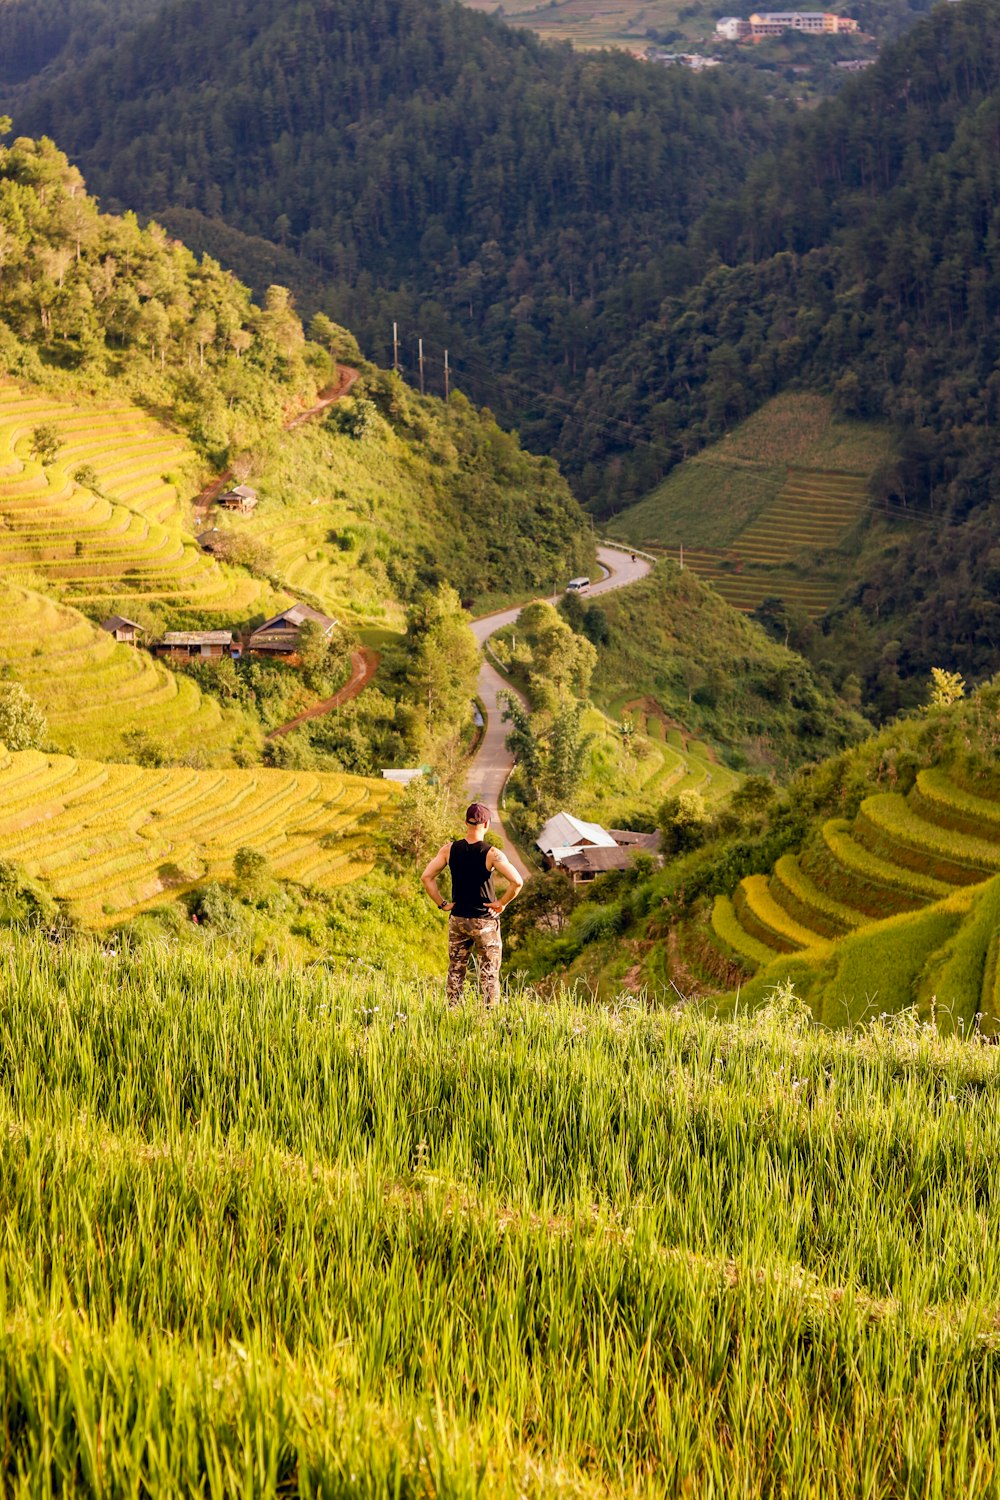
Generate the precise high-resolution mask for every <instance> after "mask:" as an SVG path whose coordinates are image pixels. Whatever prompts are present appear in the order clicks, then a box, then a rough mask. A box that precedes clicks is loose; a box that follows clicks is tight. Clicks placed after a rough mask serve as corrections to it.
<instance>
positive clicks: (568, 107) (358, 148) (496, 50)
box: [8, 0, 789, 449]
mask: <svg viewBox="0 0 1000 1500" xmlns="http://www.w3.org/2000/svg"><path fill="white" fill-rule="evenodd" d="M68 8H69V9H70V10H71V11H72V9H73V0H70V4H69V7H68ZM8 102H9V103H10V107H11V109H12V112H13V113H14V115H15V118H16V122H17V126H18V128H19V129H31V130H34V131H37V132H42V131H44V132H46V133H48V134H50V135H51V136H52V137H53V138H54V139H56V140H57V141H58V142H59V143H60V145H61V146H63V147H64V149H66V150H67V151H68V152H69V153H70V155H71V157H72V158H73V159H74V160H76V161H77V162H79V164H80V166H81V167H82V168H83V170H84V171H85V173H86V175H87V179H88V181H89V182H90V183H91V184H92V186H93V187H94V189H95V190H96V191H97V192H98V193H100V195H101V197H102V200H103V201H104V202H105V204H106V205H107V206H109V207H114V206H121V205H127V206H128V207H132V208H136V209H137V210H140V211H146V212H151V213H155V214H157V215H158V216H159V217H161V218H162V219H163V221H164V222H165V223H167V224H168V226H170V227H172V228H174V229H175V230H177V231H180V232H182V233H183V234H184V237H185V239H186V240H187V241H188V242H189V243H191V244H194V245H195V246H196V247H201V248H207V249H209V250H210V251H212V252H213V253H216V254H220V255H223V254H224V255H225V256H226V257H227V259H228V260H229V261H230V263H232V264H234V265H235V267H236V269H237V270H238V271H240V272H241V273H245V274H250V275H252V274H253V273H254V271H255V270H256V268H257V263H258V261H259V257H260V243H259V238H258V239H257V240H255V241H254V242H253V243H252V244H250V243H242V242H241V240H240V239H239V236H238V234H234V233H233V231H234V230H235V231H238V232H240V233H242V234H249V235H252V236H257V237H261V236H263V237H265V238H270V239H272V240H274V241H275V242H276V243H277V244H278V245H279V246H280V247H281V248H282V249H284V250H285V251H286V252H291V253H292V254H294V255H295V256H297V257H298V258H299V261H300V265H299V273H298V277H297V278H296V284H297V285H298V287H299V288H300V290H301V289H302V288H306V289H308V290H310V291H314V290H315V288H316V286H317V284H318V283H319V282H320V281H322V283H324V284H325V287H326V291H325V293H324V297H325V309H326V311H328V312H329V313H331V314H332V315H333V316H334V317H336V318H337V319H338V320H340V321H343V322H345V323H347V324H348V326H350V327H351V328H352V329H353V330H354V331H355V332H356V333H357V334H358V335H359V337H360V338H361V341H362V343H363V345H364V346H365V347H366V350H367V351H368V352H369V353H370V354H372V355H373V356H374V357H375V358H377V359H379V360H380V361H381V362H383V363H385V362H388V361H389V360H390V359H391V344H390V342H389V340H390V338H391V324H392V320H393V318H397V319H398V320H399V322H400V327H401V333H402V336H403V348H402V351H401V357H402V359H403V361H404V363H405V365H406V367H407V368H408V370H409V371H410V372H411V373H412V372H413V369H414V364H415V358H416V340H417V338H418V337H419V336H422V337H423V339H424V344H425V351H426V354H427V357H428V361H429V362H432V364H433V371H434V373H433V376H432V377H431V378H432V379H433V380H434V381H435V382H436V384H437V386H439V385H440V380H441V368H442V365H441V361H442V356H443V350H444V347H445V346H447V347H449V349H450V355H451V362H452V366H453V368H454V370H455V373H456V378H457V379H458V381H459V382H460V383H461V384H462V385H463V388H464V389H466V390H467V391H468V392H469V394H470V395H471V396H473V398H475V399H489V400H490V401H491V402H492V403H493V404H494V405H495V406H496V408H497V410H498V411H499V412H500V413H501V414H502V415H504V416H505V417H506V418H508V419H512V420H514V421H515V422H516V423H517V424H518V425H519V427H520V428H521V430H522V431H523V432H524V434H525V436H526V437H527V438H529V439H530V440H531V444H532V446H534V447H536V448H543V449H549V448H551V447H552V446H553V445H554V443H555V440H556V438H557V436H558V430H559V427H560V425H561V421H562V414H563V412H564V410H565V402H566V398H567V396H568V395H569V394H570V393H571V392H572V390H573V389H574V388H576V389H581V388H582V386H583V381H584V377H585V374H586V371H587V369H588V367H589V366H591V365H594V364H600V363H601V362H603V360H604V359H605V358H606V357H607V354H608V353H609V352H610V351H613V350H615V349H624V348H627V346H628V343H629V341H630V339H631V338H632V336H633V335H634V332H635V330H636V328H637V327H638V326H640V325H641V323H642V322H643V321H644V320H645V319H648V318H650V317H652V316H655V314H656V312H657V311H658V309H659V307H660V304H661V302H662V300H663V297H664V296H665V295H667V294H668V293H671V292H675V291H678V290H679V289H681V288H682V287H683V286H684V285H685V284H687V283H688V282H689V281H690V279H691V277H692V275H693V274H695V271H696V267H694V266H693V265H692V263H691V261H690V260H689V257H688V256H687V254H686V253H685V251H684V249H683V240H684V237H685V234H686V231H687V229H688V226H689V225H690V224H691V223H692V222H693V221H694V220H695V219H697V218H698V217H699V216H700V215H701V214H702V213H703V212H704V211H705V210H706V209H707V208H708V206H709V205H710V204H711V203H712V202H713V201H714V200H716V199H717V198H719V197H720V195H730V194H732V193H734V192H735V191H736V189H737V188H738V186H739V184H740V182H741V181H742V179H743V177H744V176H745V173H746V171H747V170H748V167H749V165H750V163H751V161H752V159H753V158H754V156H755V154H756V153H757V152H759V151H760V150H761V149H762V148H763V147H764V146H768V145H773V144H775V143H776V141H777V140H778V139H779V138H780V136H781V134H782V132H783V131H784V130H785V128H786V127H787V123H788V119H789V115H788V112H787V109H786V107H785V106H777V105H769V104H768V102H767V101H766V99H765V98H764V96H763V94H762V93H758V92H755V91H754V90H752V89H749V88H748V87H747V86H746V85H744V84H741V83H737V82H734V81H733V80H732V79H730V78H727V77H725V76H722V75H721V73H719V74H716V75H715V76H713V77H712V78H695V77H693V76H692V75H690V74H687V73H684V72H682V71H680V70H669V71H668V70H664V69H660V68H651V67H648V66H645V65H643V64H640V63H638V62H636V61H635V60H634V59H633V58H630V57H627V56H623V55H615V56H606V55H602V56H582V55H578V54H574V53H573V52H572V51H570V50H569V49H568V48H552V47H545V46H543V45H541V44H540V43H539V42H538V41H537V40H536V39H535V38H534V37H532V36H530V35H529V34H528V33H526V32H515V31H512V30H510V29H508V28H506V27H504V26H503V25H501V24H500V23H499V22H498V21H496V20H494V19H492V18H490V17H486V16H482V15H476V14H473V13H472V12H470V11H468V10H466V9H465V8H464V7H462V6H461V5H459V4H457V3H454V0H294V3H292V4H288V5H284V6H281V7H275V6H273V5H270V4H267V3H265V0H221V3H217V4H215V5H213V6H211V7H209V6H206V5H205V4H204V3H202V0H168V3H165V4H162V5H161V7H160V9H159V10H158V12H157V14H156V15H155V16H153V17H152V18H151V19H150V20H149V21H148V23H147V24H146V25H144V26H142V27H141V28H139V29H138V30H137V31H135V32H134V33H133V34H130V35H127V36H125V37H124V39H123V40H122V42H121V44H120V45H119V46H118V48H117V49H116V51H115V52H114V54H113V55H112V56H111V57H103V56H102V57H100V58H99V59H95V61H94V62H93V63H92V64H90V65H86V64H85V65H84V66H82V67H80V68H78V69H76V68H74V69H72V70H69V71H67V72H65V73H64V74H63V75H62V76H60V77H59V78H58V79H57V80H55V81H53V80H45V79H40V80H38V81H37V82H36V83H35V84H34V85H33V86H32V88H31V90H30V91H24V90H22V91H21V92H20V94H19V95H18V96H17V97H16V98H14V99H11V98H10V91H8ZM283 279H288V276H287V274H286V273H285V274H283Z"/></svg>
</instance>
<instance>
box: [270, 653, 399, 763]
mask: <svg viewBox="0 0 1000 1500" xmlns="http://www.w3.org/2000/svg"><path fill="white" fill-rule="evenodd" d="M379 660H380V657H379V654H378V652H377V651H372V650H371V648H370V647H369V646H363V647H362V648H361V650H360V651H352V652H351V675H350V677H349V678H348V679H347V681H346V682H345V683H344V686H343V687H342V688H338V689H337V691H336V692H335V693H334V695H333V697H332V698H323V699H321V701H320V702H319V703H313V704H312V705H311V706H310V707H309V708H305V709H303V710H302V712H301V713H300V714H296V716H295V718H294V719H289V721H288V723H287V724H279V725H278V728H277V729H272V730H271V732H270V734H268V735H267V736H266V738H267V739H269V740H275V739H277V738H278V737H279V735H282V734H288V733H289V732H290V731H291V730H293V729H297V728H298V727H299V725H300V724H304V723H305V722H306V720H307V719H321V718H322V717H323V715H324V714H329V713H332V712H333V710H334V709H335V708H343V706H344V704H345V703H350V701H351V699H352V698H356V697H357V696H358V694H359V693H363V692H364V690H365V688H366V687H367V686H368V684H369V683H370V682H371V680H372V678H373V677H374V676H375V673H376V671H377V670H378V664H379Z"/></svg>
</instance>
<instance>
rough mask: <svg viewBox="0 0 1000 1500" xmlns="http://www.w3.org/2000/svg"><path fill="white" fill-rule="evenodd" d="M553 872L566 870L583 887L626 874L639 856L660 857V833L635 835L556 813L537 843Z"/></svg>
mask: <svg viewBox="0 0 1000 1500" xmlns="http://www.w3.org/2000/svg"><path fill="white" fill-rule="evenodd" d="M535 843H536V845H537V847H538V848H539V849H540V850H541V851H542V854H543V855H544V857H545V865H546V868H547V869H550V870H564V871H565V872H566V874H567V875H569V876H570V878H571V879H572V881H573V884H574V885H580V884H581V883H582V882H584V881H588V880H593V879H595V877H596V876H598V875H604V874H606V873H607V871H608V870H625V869H627V868H628V866H629V865H630V864H631V863H632V861H633V860H634V859H635V857H636V855H637V854H652V855H658V854H659V849H660V835H659V834H658V833H634V832H632V830H631V829H627V828H610V829H609V828H602V827H601V825H600V823H585V822H584V821H583V819H582V818H574V817H573V815H572V813H556V815H555V817H554V818H550V819H549V821H548V822H547V823H546V825H545V827H544V828H543V829H542V831H541V833H540V834H539V835H538V838H537V839H536V840H535Z"/></svg>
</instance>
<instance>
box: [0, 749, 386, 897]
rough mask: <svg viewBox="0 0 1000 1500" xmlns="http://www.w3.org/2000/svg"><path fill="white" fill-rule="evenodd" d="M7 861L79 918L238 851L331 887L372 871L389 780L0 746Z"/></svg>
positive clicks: (1, 851)
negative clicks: (107, 761) (149, 763)
mask: <svg viewBox="0 0 1000 1500" xmlns="http://www.w3.org/2000/svg"><path fill="white" fill-rule="evenodd" d="M0 755H2V757H3V760H2V764H0V858H3V859H7V860H11V861H13V862H14V863H16V864H17V865H19V866H20V867H21V868H22V869H23V870H24V871H25V872H26V873H27V874H28V875H29V876H31V877H33V878H36V879H38V880H41V881H42V882H44V884H45V885H46V886H47V888H48V889H49V890H50V891H51V892H52V894H53V895H54V896H57V897H59V898H61V899H62V900H64V901H66V902H67V903H68V905H69V908H70V910H71V911H72V912H73V913H74V914H75V915H77V916H78V917H80V918H81V919H82V920H83V921H86V922H88V923H90V924H100V923H101V922H102V921H106V920H107V919H109V918H113V919H115V920H120V919H121V918H122V917H123V916H126V915H127V914H128V913H129V912H131V911H134V910H136V909H138V908H139V907H141V906H143V905H148V904H150V903H151V902H154V901H157V900H164V899H167V900H168V899H170V897H171V895H172V894H174V893H176V891H177V890H178V889H181V888H185V887H188V886H191V885H194V884H196V883H198V882H199V881H201V880H204V879H210V878H216V879H220V878H221V879H226V878H228V877H229V876H230V875H231V874H232V860H233V856H234V854H235V853H236V851H237V849H239V848H240V847H241V846H244V845H246V846H249V847H251V848H253V849H256V850H258V851H259V852H260V853H261V854H263V855H265V856H266V858H267V860H268V863H269V865H270V867H271V869H272V871H273V872H274V874H275V875H277V876H279V877H281V878H282V879H286V880H292V881H296V882H299V883H301V884H305V885H315V886H318V887H321V888H332V887H333V886H337V885H341V884H344V883H345V882H347V881H351V880H355V879H357V877H358V876H359V875H363V874H365V873H366V872H367V871H368V870H370V869H371V868H372V865H373V862H374V858H375V852H374V849H373V847H372V834H371V832H370V831H369V832H367V833H366V829H370V825H371V824H372V823H373V822H374V821H376V820H377V815H378V812H379V809H380V808H382V807H383V806H384V805H385V804H386V802H387V801H388V800H389V799H390V798H391V797H392V795H393V790H392V788H391V787H390V785H389V784H388V783H387V782H385V781H367V780H364V779H363V778H362V777H358V776H341V775H334V774H332V773H329V772H302V771H298V772H292V771H277V770H254V771H235V770H228V771H227V770H224V771H191V770H186V769H182V768H164V769H162V770H147V769H144V768H142V767H140V766H132V765H104V764H101V763H100V762H97V761H86V760H75V759H73V758H72V757H70V756H64V755H46V754H43V753H42V752H41V751H37V750H24V751H20V752H17V753H15V754H11V753H9V752H5V751H3V750H2V748H0Z"/></svg>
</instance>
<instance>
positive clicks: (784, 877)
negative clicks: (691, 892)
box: [712, 767, 1000, 1035]
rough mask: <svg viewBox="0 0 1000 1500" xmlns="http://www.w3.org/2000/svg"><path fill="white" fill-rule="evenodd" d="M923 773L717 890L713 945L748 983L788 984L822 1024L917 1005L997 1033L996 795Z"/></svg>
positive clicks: (950, 1021)
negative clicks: (740, 968) (724, 892)
mask: <svg viewBox="0 0 1000 1500" xmlns="http://www.w3.org/2000/svg"><path fill="white" fill-rule="evenodd" d="M954 777H955V772H954V771H948V770H946V769H944V768H941V767H928V768H924V769H923V770H921V771H920V772H919V773H918V774H917V778H916V782H915V784H914V786H913V789H912V790H911V791H910V792H909V793H908V794H907V795H906V796H902V795H901V794H900V793H898V792H878V793H875V794H874V795H872V796H869V797H867V798H865V800H864V801H863V802H862V804H861V808H860V811H859V812H858V814H857V816H856V817H855V818H853V819H852V820H851V821H849V822H848V821H846V820H844V819H839V818H833V819H830V820H828V821H827V822H825V823H823V824H822V826H821V827H820V828H818V829H817V830H816V832H815V833H814V834H813V835H812V837H811V838H810V839H809V841H808V842H807V843H806V844H805V846H804V848H803V849H802V850H801V852H800V853H798V854H786V855H784V856H782V858H781V859H779V860H778V861H777V863H776V864H775V866H774V869H773V871H772V873H771V874H770V875H751V876H748V877H747V878H746V879H744V880H743V881H742V882H741V883H740V885H739V886H738V888H737V889H736V891H735V892H734V894H733V896H732V898H731V899H730V898H729V897H728V896H719V897H718V898H717V900H716V903H715V908H714V911H713V914H712V926H713V929H714V932H715V934H716V937H717V938H718V939H719V940H720V941H721V942H722V943H723V944H724V945H725V946H726V947H727V949H729V950H730V951H731V952H733V953H734V954H736V955H737V956H738V957H739V959H740V961H741V962H742V963H743V964H744V965H745V967H746V968H747V969H748V970H749V971H758V978H757V979H756V980H755V981H754V982H753V983H752V984H751V985H750V986H749V987H748V989H747V992H746V998H747V1000H748V1001H752V1000H753V999H754V998H757V997H759V996H760V995H761V994H762V993H763V992H764V990H765V989H766V987H767V986H768V985H773V984H774V983H776V982H778V981H779V980H780V979H783V978H788V977H793V978H794V980H795V983H796V987H797V989H798V991H799V992H800V993H801V994H803V995H806V996H811V997H813V998H814V1000H815V1004H816V1010H817V1013H818V1014H819V1016H820V1017H821V1019H823V1020H824V1021H826V1022H827V1023H828V1024H830V1025H837V1024H841V1023H842V1022H843V1021H845V1020H849V1019H852V1018H854V1019H856V1018H857V1017H858V1016H859V1015H860V1014H862V1013H863V1012H864V1011H866V1010H871V1009H872V1008H875V1009H878V1010H882V1009H885V1010H896V1009H898V1008H899V1007H900V1006H901V1005H907V1004H917V1005H918V1006H919V1007H920V1009H921V1012H922V1013H924V1014H930V1013H932V1012H936V1015H937V1019H938V1020H939V1021H940V1023H941V1024H942V1025H949V1026H959V1025H961V1026H971V1025H973V1024H974V1022H975V1019H976V1016H977V1014H978V1015H979V1017H980V1018H981V1021H980V1024H981V1025H982V1027H983V1029H984V1031H985V1032H987V1033H988V1034H990V1035H992V1034H994V1033H995V1032H997V1031H1000V942H998V933H1000V878H997V877H998V875H1000V800H991V799H988V798H985V797H983V796H980V795H977V794H976V793H975V792H974V791H971V790H970V789H969V788H968V787H967V786H963V785H962V784H961V782H960V781H958V780H956V779H954Z"/></svg>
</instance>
